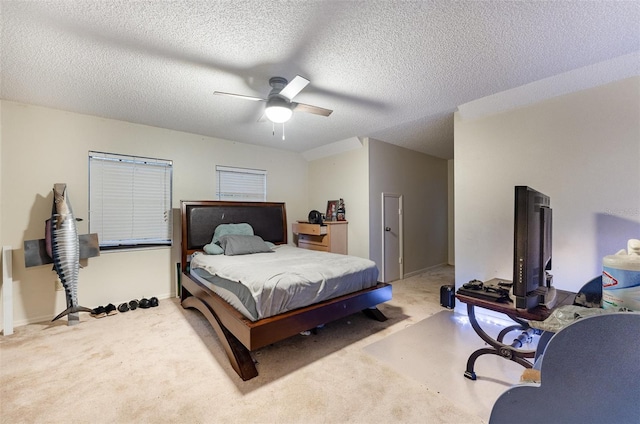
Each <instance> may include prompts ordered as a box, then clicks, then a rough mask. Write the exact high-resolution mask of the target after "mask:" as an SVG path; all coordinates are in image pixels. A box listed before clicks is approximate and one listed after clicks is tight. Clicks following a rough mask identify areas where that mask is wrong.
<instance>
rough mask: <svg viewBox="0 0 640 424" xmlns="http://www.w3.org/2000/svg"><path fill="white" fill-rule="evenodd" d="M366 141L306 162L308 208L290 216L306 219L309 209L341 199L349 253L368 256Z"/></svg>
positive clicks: (321, 207) (317, 208)
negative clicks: (346, 224)
mask: <svg viewBox="0 0 640 424" xmlns="http://www.w3.org/2000/svg"><path fill="white" fill-rule="evenodd" d="M368 151H369V142H368V140H366V139H365V140H364V142H363V144H362V147H360V148H357V149H355V150H350V151H348V152H345V153H340V154H337V155H332V156H328V157H325V158H322V159H316V160H314V161H311V162H309V194H308V204H309V210H307V211H305V213H304V214H302V215H300V216H296V217H291V222H293V221H295V220H306V219H307V216H308V214H309V211H310V210H312V209H316V210H318V211H320V212H322V213H325V212H326V210H327V201H328V200H338V199H340V198H342V199H344V202H345V209H346V217H347V221H349V230H348V236H347V237H348V253H349V255H353V256H359V257H362V258H369V192H368V190H367V187H368V185H369V159H368V157H369V156H368Z"/></svg>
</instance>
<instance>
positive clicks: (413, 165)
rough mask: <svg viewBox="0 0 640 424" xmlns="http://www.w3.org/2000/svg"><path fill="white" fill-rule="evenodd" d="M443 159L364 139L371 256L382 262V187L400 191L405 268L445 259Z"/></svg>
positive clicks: (408, 273)
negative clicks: (367, 149)
mask: <svg viewBox="0 0 640 424" xmlns="http://www.w3.org/2000/svg"><path fill="white" fill-rule="evenodd" d="M447 167H448V164H447V160H445V159H440V158H436V157H434V156H430V155H426V154H424V153H419V152H416V151H413V150H409V149H405V148H403V147H398V146H395V145H392V144H389V143H384V142H382V141H379V140H375V139H370V140H369V170H370V171H369V175H370V178H369V197H370V199H371V201H370V205H369V206H370V209H369V214H370V218H369V231H370V234H371V238H370V255H371V259H372V260H373V261H375V262H376V263H377V264H378V267H379V268H380V269H381V263H382V227H383V226H382V193H395V194H400V195H402V196H403V206H404V209H403V212H404V214H403V219H404V234H403V243H404V274H405V277H408V276H411V275H414V274H417V273H420V272H421V271H424V270H425V269H428V268H430V267H433V266H436V265H441V264H446V263H447V249H448V230H447V226H448V171H447Z"/></svg>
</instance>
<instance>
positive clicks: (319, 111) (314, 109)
mask: <svg viewBox="0 0 640 424" xmlns="http://www.w3.org/2000/svg"><path fill="white" fill-rule="evenodd" d="M291 104H292V105H293V110H295V111H296V112H307V113H313V114H315V115H322V116H329V115H331V112H333V111H332V110H331V109H325V108H323V107H319V106H311V105H306V104H304V103H295V102H292V103H291Z"/></svg>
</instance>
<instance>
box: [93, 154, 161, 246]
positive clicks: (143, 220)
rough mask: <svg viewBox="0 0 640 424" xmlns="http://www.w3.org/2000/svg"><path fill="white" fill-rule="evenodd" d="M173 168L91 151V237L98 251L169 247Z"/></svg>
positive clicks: (155, 160) (159, 163)
mask: <svg viewBox="0 0 640 424" xmlns="http://www.w3.org/2000/svg"><path fill="white" fill-rule="evenodd" d="M172 166H173V164H172V162H171V161H169V160H163V159H150V158H142V157H135V156H123V155H117V154H112V153H101V152H89V232H90V233H98V240H99V243H100V250H115V249H131V248H141V247H150V246H171V235H172V226H171V183H172Z"/></svg>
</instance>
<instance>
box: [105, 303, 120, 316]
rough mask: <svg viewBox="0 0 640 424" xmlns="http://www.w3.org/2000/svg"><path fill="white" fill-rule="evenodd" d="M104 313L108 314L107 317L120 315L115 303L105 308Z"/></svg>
mask: <svg viewBox="0 0 640 424" xmlns="http://www.w3.org/2000/svg"><path fill="white" fill-rule="evenodd" d="M104 311H105V312H106V313H107V315H115V314H117V313H118V311H117V310H116V307H115V306H113V303H109V304H108V305H107V306H105V307H104Z"/></svg>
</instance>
